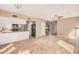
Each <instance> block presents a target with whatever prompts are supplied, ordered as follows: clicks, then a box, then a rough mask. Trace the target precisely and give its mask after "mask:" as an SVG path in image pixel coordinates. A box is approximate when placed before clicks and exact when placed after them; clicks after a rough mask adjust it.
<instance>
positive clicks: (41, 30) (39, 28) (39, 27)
mask: <svg viewBox="0 0 79 59" xmlns="http://www.w3.org/2000/svg"><path fill="white" fill-rule="evenodd" d="M41 36H45V22H42V21H40V22H39V21H37V22H36V37H41Z"/></svg>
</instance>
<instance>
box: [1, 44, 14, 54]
mask: <svg viewBox="0 0 79 59" xmlns="http://www.w3.org/2000/svg"><path fill="white" fill-rule="evenodd" d="M12 46H13V44H9V45H7V46H6V47H3V48H2V49H0V53H2V52H4V51H6V50H7V49H8V48H10V47H12Z"/></svg>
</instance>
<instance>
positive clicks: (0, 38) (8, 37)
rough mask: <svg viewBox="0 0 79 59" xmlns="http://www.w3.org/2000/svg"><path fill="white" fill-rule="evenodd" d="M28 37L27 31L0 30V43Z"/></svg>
mask: <svg viewBox="0 0 79 59" xmlns="http://www.w3.org/2000/svg"><path fill="white" fill-rule="evenodd" d="M24 39H29V31H17V32H0V45H3V44H7V43H11V42H16V41H20V40H24Z"/></svg>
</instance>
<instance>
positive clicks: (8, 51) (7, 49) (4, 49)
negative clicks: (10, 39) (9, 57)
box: [0, 44, 16, 54]
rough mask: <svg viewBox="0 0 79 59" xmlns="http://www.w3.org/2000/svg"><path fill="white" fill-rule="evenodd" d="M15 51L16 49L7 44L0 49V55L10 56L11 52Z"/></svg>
mask: <svg viewBox="0 0 79 59" xmlns="http://www.w3.org/2000/svg"><path fill="white" fill-rule="evenodd" d="M15 50H16V48H15V47H14V45H13V44H8V45H6V46H3V47H2V48H1V49H0V54H11V53H12V52H14V51H15Z"/></svg>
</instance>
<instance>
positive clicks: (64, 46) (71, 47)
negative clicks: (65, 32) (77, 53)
mask: <svg viewBox="0 0 79 59" xmlns="http://www.w3.org/2000/svg"><path fill="white" fill-rule="evenodd" d="M57 43H58V44H59V45H60V46H62V47H63V48H64V49H66V50H67V51H68V52H70V53H73V51H74V46H72V45H70V44H68V43H67V42H65V41H63V40H59V41H58V42H57Z"/></svg>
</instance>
